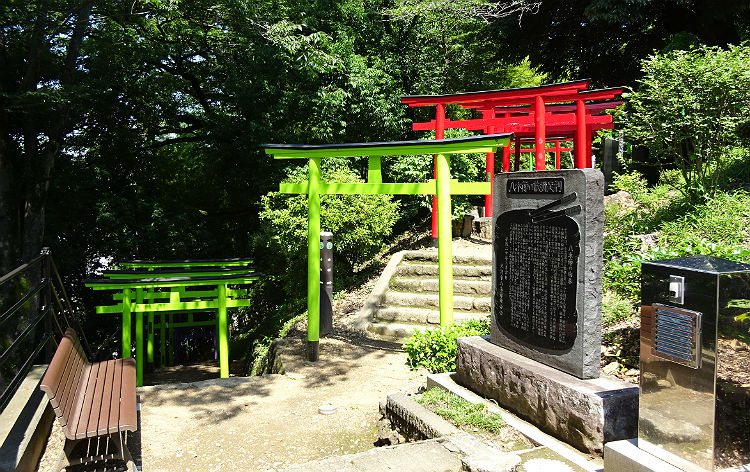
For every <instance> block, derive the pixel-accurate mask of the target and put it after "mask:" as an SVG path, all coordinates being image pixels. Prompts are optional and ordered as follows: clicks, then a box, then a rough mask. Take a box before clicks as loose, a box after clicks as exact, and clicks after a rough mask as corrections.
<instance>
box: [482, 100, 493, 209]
mask: <svg viewBox="0 0 750 472" xmlns="http://www.w3.org/2000/svg"><path fill="white" fill-rule="evenodd" d="M493 113H494V112H493ZM487 134H495V127H494V126H492V125H490V126H488V127H487ZM485 170H486V172H487V174H486V175H485V177H486V178H487V181H488V182H490V193H488V194H487V195H485V196H484V216H492V179H493V177H494V176H495V153H494V152H488V153H487V167H486V168H485Z"/></svg>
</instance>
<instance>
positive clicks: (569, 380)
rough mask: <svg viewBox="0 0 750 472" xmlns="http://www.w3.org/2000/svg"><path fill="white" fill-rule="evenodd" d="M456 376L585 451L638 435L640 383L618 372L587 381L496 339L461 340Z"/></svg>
mask: <svg viewBox="0 0 750 472" xmlns="http://www.w3.org/2000/svg"><path fill="white" fill-rule="evenodd" d="M456 380H457V381H458V383H460V384H462V385H464V386H465V387H467V388H469V389H471V390H473V391H474V392H476V393H478V394H480V395H482V396H484V397H486V398H492V399H494V400H496V401H497V402H498V404H499V405H501V406H502V407H503V408H506V409H508V410H510V411H512V412H514V413H515V414H517V415H519V416H520V417H522V418H524V419H526V420H527V421H529V422H531V423H533V424H534V425H535V426H537V427H538V428H539V429H541V430H543V431H546V432H547V433H549V434H551V435H553V436H555V437H557V438H559V439H561V440H563V441H565V442H567V443H568V444H570V445H572V446H574V447H576V448H578V449H580V450H582V451H585V452H594V453H598V454H601V453H602V452H603V449H604V443H605V442H609V441H617V440H620V439H628V438H633V437H636V436H637V435H638V387H637V386H635V385H633V384H630V383H628V382H625V381H622V380H620V379H617V378H615V377H610V376H602V377H599V378H598V379H588V380H581V379H579V378H577V377H574V376H572V375H570V374H566V373H564V372H562V371H559V370H557V369H555V368H552V367H549V366H547V365H544V364H541V363H539V362H537V361H534V360H531V359H528V358H526V357H523V356H521V355H519V354H516V353H515V352H512V351H509V350H507V349H504V348H502V347H500V346H497V345H495V344H492V343H491V342H490V341H489V336H472V337H467V338H460V339H459V340H458V354H457V356H456Z"/></svg>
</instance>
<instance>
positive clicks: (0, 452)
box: [0, 365, 55, 472]
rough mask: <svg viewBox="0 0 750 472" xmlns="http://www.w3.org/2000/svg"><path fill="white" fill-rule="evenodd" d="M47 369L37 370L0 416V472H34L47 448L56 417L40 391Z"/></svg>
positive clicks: (32, 370) (19, 389)
mask: <svg viewBox="0 0 750 472" xmlns="http://www.w3.org/2000/svg"><path fill="white" fill-rule="evenodd" d="M46 371H47V366H46V365H39V366H34V367H33V368H32V369H31V371H30V372H29V374H28V375H27V376H26V378H25V379H24V380H23V381H22V382H21V386H20V387H19V388H18V391H17V392H16V394H15V395H14V396H13V398H12V399H11V400H10V402H9V403H8V405H7V406H6V407H5V409H4V410H3V412H2V415H0V472H6V471H8V472H9V471H18V472H24V471H33V470H36V468H37V465H38V464H39V459H40V458H41V457H42V454H43V452H44V447H45V445H46V444H47V437H48V436H49V432H50V429H51V428H52V423H53V422H54V420H55V414H54V412H53V411H52V407H50V405H49V400H47V396H46V395H45V394H44V393H43V392H42V391H41V390H39V384H40V383H41V381H42V377H43V376H44V373H45V372H46Z"/></svg>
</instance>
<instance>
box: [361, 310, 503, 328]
mask: <svg viewBox="0 0 750 472" xmlns="http://www.w3.org/2000/svg"><path fill="white" fill-rule="evenodd" d="M488 316H489V313H487V312H483V311H454V312H453V322H454V323H456V324H459V323H463V322H464V321H468V320H482V319H485V318H487V317H488ZM374 318H375V321H381V322H383V321H384V322H396V323H409V324H419V325H425V326H431V327H437V326H440V311H439V310H430V309H429V308H415V307H408V306H384V307H380V308H379V309H378V311H377V312H375V315H374Z"/></svg>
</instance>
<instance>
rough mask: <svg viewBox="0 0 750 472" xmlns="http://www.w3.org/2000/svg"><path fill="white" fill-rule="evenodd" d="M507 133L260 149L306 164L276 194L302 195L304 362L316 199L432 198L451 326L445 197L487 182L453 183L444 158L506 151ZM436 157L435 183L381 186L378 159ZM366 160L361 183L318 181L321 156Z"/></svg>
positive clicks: (316, 284)
mask: <svg viewBox="0 0 750 472" xmlns="http://www.w3.org/2000/svg"><path fill="white" fill-rule="evenodd" d="M512 136H513V134H512V133H502V134H491V135H484V136H476V137H468V138H455V139H441V140H432V141H391V142H375V143H350V144H323V145H306V144H265V145H263V147H264V148H265V150H266V153H267V154H270V155H273V156H274V158H275V159H309V173H308V180H307V181H306V182H301V183H282V184H280V185H279V192H281V193H289V194H307V196H308V215H307V340H308V347H307V357H308V359H309V360H317V358H318V337H319V336H318V330H319V321H320V246H319V244H320V196H321V195H325V194H369V195H373V194H380V195H398V194H401V195H435V196H436V197H437V215H438V271H439V275H438V286H439V302H440V325H441V326H446V325H449V324H452V323H453V250H452V246H451V195H486V194H488V193H490V186H491V185H492V183H491V182H458V181H457V180H455V179H451V178H450V166H449V162H450V161H449V155H450V154H467V153H488V152H493V153H494V152H495V151H496V150H497V148H498V147H499V146H508V145H509V143H510V138H511V137H512ZM418 154H427V155H432V154H434V155H436V169H437V176H436V177H437V178H436V179H434V180H433V179H430V180H429V181H427V182H422V183H385V182H383V178H382V173H381V166H380V158H381V157H382V156H394V155H401V156H404V155H405V156H412V155H418ZM363 156H368V157H369V161H368V173H367V182H366V183H336V182H324V181H322V180H321V178H320V163H321V159H322V158H324V157H363Z"/></svg>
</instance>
